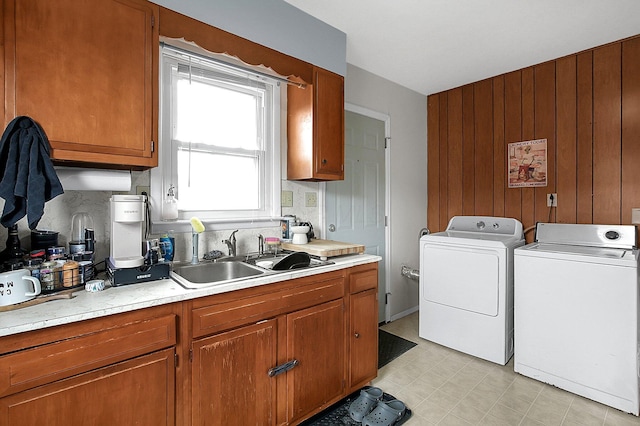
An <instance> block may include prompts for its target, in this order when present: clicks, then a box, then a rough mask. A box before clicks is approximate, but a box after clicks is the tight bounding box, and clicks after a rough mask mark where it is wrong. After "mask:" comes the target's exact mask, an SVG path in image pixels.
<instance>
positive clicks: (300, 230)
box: [291, 225, 309, 234]
mask: <svg viewBox="0 0 640 426" xmlns="http://www.w3.org/2000/svg"><path fill="white" fill-rule="evenodd" d="M291 232H293V233H294V234H306V233H307V232H309V227H308V226H307V225H305V226H292V227H291Z"/></svg>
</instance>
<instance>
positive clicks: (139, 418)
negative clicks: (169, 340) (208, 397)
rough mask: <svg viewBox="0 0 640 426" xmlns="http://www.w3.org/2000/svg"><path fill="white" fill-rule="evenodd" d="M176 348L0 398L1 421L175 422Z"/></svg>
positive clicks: (62, 424)
mask: <svg viewBox="0 0 640 426" xmlns="http://www.w3.org/2000/svg"><path fill="white" fill-rule="evenodd" d="M174 354H175V351H174V349H165V350H163V351H159V352H154V353H152V354H149V355H144V356H141V357H137V358H133V359H131V360H128V361H125V362H122V363H118V364H116V365H112V366H109V367H104V368H101V369H98V370H96V371H91V372H89V373H84V374H80V375H78V376H74V377H71V378H68V379H64V380H60V381H56V382H53V383H50V384H48V385H44V386H39V387H36V388H34V389H30V390H27V391H23V392H20V393H17V394H15V395H10V396H7V397H5V398H2V399H0V424H1V425H34V426H35V425H49V426H58V425H59V426H67V425H92V424H93V425H173V424H175V421H174V418H175V416H174V387H175V368H174V362H175V361H174Z"/></svg>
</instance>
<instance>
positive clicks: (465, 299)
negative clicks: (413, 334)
mask: <svg viewBox="0 0 640 426" xmlns="http://www.w3.org/2000/svg"><path fill="white" fill-rule="evenodd" d="M522 245H524V235H523V231H522V224H521V223H520V222H519V221H517V220H516V219H510V218H502V217H487V216H454V217H453V218H451V220H450V221H449V224H448V226H447V229H446V230H445V231H443V232H437V233H434V234H428V235H424V236H423V237H422V238H420V328H419V335H420V337H422V338H423V339H427V340H430V341H432V342H435V343H438V344H441V345H444V346H447V347H449V348H452V349H455V350H458V351H460V352H464V353H467V354H470V355H473V356H476V357H479V358H483V359H486V360H488V361H492V362H495V363H498V364H501V365H504V364H506V363H507V362H508V361H509V359H510V358H511V356H512V355H513V251H514V249H515V248H516V247H520V246H522Z"/></svg>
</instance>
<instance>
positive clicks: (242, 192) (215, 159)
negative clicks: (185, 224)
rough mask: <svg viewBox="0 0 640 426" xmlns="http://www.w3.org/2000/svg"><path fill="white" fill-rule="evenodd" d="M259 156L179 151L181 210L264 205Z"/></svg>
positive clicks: (254, 207) (179, 205)
mask: <svg viewBox="0 0 640 426" xmlns="http://www.w3.org/2000/svg"><path fill="white" fill-rule="evenodd" d="M260 181H261V180H260V177H259V158H258V157H257V156H254V157H251V156H239V155H225V154H218V153H209V152H202V151H191V152H190V151H188V150H186V149H181V150H178V188H179V194H178V200H179V204H178V208H179V209H180V210H253V209H259V208H260V191H259V187H260Z"/></svg>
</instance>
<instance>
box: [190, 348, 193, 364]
mask: <svg viewBox="0 0 640 426" xmlns="http://www.w3.org/2000/svg"><path fill="white" fill-rule="evenodd" d="M189 362H193V349H189Z"/></svg>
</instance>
